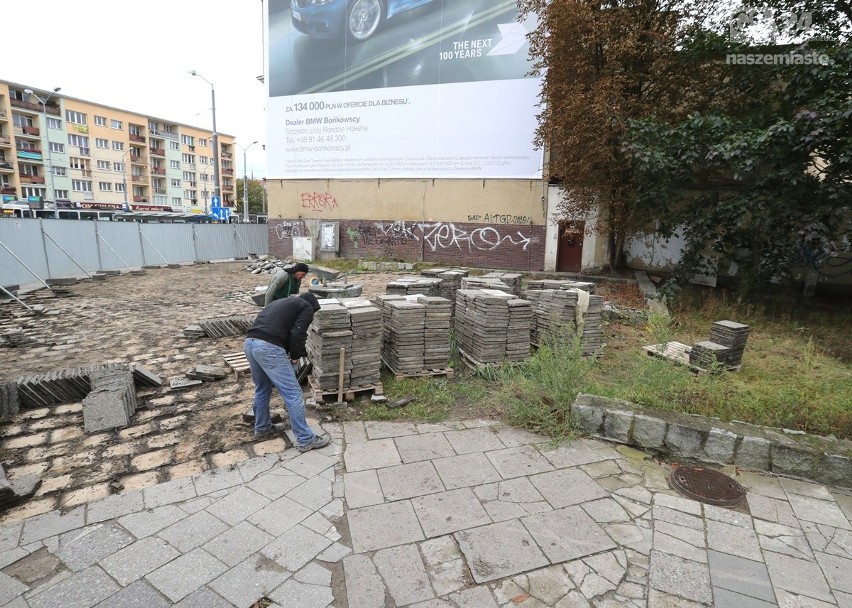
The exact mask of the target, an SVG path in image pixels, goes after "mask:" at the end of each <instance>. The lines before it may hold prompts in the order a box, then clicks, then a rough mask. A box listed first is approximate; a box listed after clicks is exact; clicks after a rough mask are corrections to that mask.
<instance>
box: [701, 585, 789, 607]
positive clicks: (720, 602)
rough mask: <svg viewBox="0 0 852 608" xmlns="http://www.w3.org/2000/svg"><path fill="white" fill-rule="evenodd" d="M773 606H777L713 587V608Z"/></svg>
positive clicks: (773, 602) (773, 603)
mask: <svg viewBox="0 0 852 608" xmlns="http://www.w3.org/2000/svg"><path fill="white" fill-rule="evenodd" d="M773 606H776V607H777V606H778V604H776V603H775V601H774V600H773V601H772V602H764V601H763V600H758V599H755V598H753V597H749V596H747V595H742V594H739V593H734V592H733V591H728V590H726V589H720V588H716V587H713V608H772V607H773Z"/></svg>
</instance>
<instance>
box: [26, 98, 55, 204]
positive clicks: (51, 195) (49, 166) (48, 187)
mask: <svg viewBox="0 0 852 608" xmlns="http://www.w3.org/2000/svg"><path fill="white" fill-rule="evenodd" d="M60 90H62V87H56V88H55V89H53V90H52V91H51V92H50V95H48V96H47V98H46V99H42V98H41V97H39V96H38V95H36V94H35V93H33V90H32V89H24V93H26V94H27V95H32V96H33V97H35V98H36V99H38V101H39V103H40V104H41V113H42V115H43V116H44V138H45V140H46V141H47V174H48V175H49V176H50V184H49V185H45V190H46V191H47V194H48V197H49V198H51V199H54V201H55V199H56V196H55V193H54V192H53V159H52V157H51V155H50V131H49V130H48V128H47V102H48V101H50V98H51V97H53V95H54V93H58V92H59V91H60ZM54 204H55V202H54Z"/></svg>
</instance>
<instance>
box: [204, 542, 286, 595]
mask: <svg viewBox="0 0 852 608" xmlns="http://www.w3.org/2000/svg"><path fill="white" fill-rule="evenodd" d="M289 577H290V572H288V571H287V569H286V568H285V567H284V566H282V565H280V564H278V563H276V562H275V561H273V560H272V559H270V558H268V557H266V556H264V555H260V554H255V555H253V556H251V557H250V558H248V559H246V560H244V561H242V562H240V563H239V564H237V565H236V566H234V567H231V568H230V569H228V570H226V571H225V572H224V573H222V574H221V575H220V576H218V577H217V578H216V579H215V580H213V581H212V582H210V584H209V587H210V588H211V589H212V590H213V591H215V592H216V593H218V594H219V595H221V596H222V597H223V598H225V599H226V600H228V601H229V602H230V603H231V604H233V605H234V606H246V607H248V606H252V605H253V604H254V603H255V602H256V601H257V600H259V599H260V598H262V597H264V596H267V595H269V594H270V593H271V592H272V591H273V590H274V589H276V588H277V587H278V586H279V585H281V583H283V582H284V581H286V580H287V579H288V578H289Z"/></svg>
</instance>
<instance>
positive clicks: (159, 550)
mask: <svg viewBox="0 0 852 608" xmlns="http://www.w3.org/2000/svg"><path fill="white" fill-rule="evenodd" d="M179 555H180V551H178V550H177V549H175V548H174V547H172V546H171V545H169V544H168V543H167V542H166V541H164V540H163V539H161V538H157V537H155V536H152V537H148V538H143V539H142V540H139V541H136V542H135V543H133V544H132V545H128V546H127V547H125V548H123V549H121V550H120V551H117V552H115V553H113V554H112V555H110V556H108V557H105V558H103V559H102V560H101V561H100V566H101V567H102V568H103V569H104V570H105V571H106V572H107V573H108V574H109V575H110V576H112V577H113V578H114V579H115V580H117V581H118V582H119V584H121V585H123V586H126V585H129V584H131V583H132V582H133V581H135V580H137V579H139V578H141V577H143V576H145V575H146V574H148V573H149V572H153V571H154V570H156V569H157V568H159V567H160V566H163V565H165V564H167V563H169V562H170V561H172V560H173V559H175V558H176V557H178V556H179Z"/></svg>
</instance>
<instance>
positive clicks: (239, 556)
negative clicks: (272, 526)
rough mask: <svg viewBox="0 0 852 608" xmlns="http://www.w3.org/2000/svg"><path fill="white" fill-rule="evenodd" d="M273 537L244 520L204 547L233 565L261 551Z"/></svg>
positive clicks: (214, 555) (221, 559)
mask: <svg viewBox="0 0 852 608" xmlns="http://www.w3.org/2000/svg"><path fill="white" fill-rule="evenodd" d="M273 538H274V537H273V536H272V535H271V534H267V533H266V532H264V531H263V530H261V529H260V528H257V527H255V526H253V525H251V524H250V523H248V522H246V521H243V522H240V523H239V524H237V525H236V526H234V527H233V528H229V529H228V530H226V531H225V532H223V533H222V534H220V535H219V536H217V537H216V538H214V539H212V540H211V541H209V542H208V543H206V544H205V545H204V547H203V548H204V549H205V550H206V551H207V552H208V553H210V554H211V555H212V556H213V557H215V558H217V559H218V560H220V561H221V562H223V563H225V564H227V565H228V566H231V567H233V566H236V565H237V564H239V563H240V562H241V561H243V560H245V559H247V558H248V557H249V556H250V555H251V554H252V553H255V552H257V551H260V550H261V549H262V548H263V547H265V546H266V545H268V544H269V543H271V542H272V540H273Z"/></svg>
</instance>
